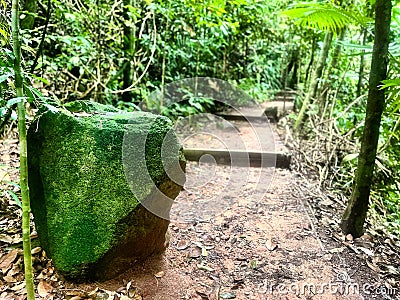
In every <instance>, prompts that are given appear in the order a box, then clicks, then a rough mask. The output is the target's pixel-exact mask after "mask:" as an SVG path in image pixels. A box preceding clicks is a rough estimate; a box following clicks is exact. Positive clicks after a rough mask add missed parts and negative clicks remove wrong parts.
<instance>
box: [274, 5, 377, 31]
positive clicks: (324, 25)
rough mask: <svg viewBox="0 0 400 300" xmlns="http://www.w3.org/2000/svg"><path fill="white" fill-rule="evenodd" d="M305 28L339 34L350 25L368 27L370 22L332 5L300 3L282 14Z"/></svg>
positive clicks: (356, 14) (358, 14) (356, 13)
mask: <svg viewBox="0 0 400 300" xmlns="http://www.w3.org/2000/svg"><path fill="white" fill-rule="evenodd" d="M281 14H282V15H285V16H287V17H289V18H291V19H293V20H295V22H296V23H297V24H298V25H300V26H304V27H307V26H308V27H312V28H317V29H321V30H329V31H332V32H338V31H340V30H341V29H343V28H344V27H346V26H347V25H349V24H358V25H362V26H366V24H367V22H369V21H370V20H369V19H368V18H366V17H364V16H362V15H361V14H360V13H358V12H350V11H346V10H344V9H343V8H340V7H337V6H334V5H333V4H331V3H324V4H321V3H300V4H296V5H294V6H293V7H292V8H291V9H288V10H286V11H283V12H281Z"/></svg>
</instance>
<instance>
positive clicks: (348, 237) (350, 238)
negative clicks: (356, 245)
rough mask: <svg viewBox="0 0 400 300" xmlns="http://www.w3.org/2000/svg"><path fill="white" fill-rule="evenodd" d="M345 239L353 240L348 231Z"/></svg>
mask: <svg viewBox="0 0 400 300" xmlns="http://www.w3.org/2000/svg"><path fill="white" fill-rule="evenodd" d="M346 240H347V241H352V240H353V236H352V235H351V234H350V233H349V234H348V235H346Z"/></svg>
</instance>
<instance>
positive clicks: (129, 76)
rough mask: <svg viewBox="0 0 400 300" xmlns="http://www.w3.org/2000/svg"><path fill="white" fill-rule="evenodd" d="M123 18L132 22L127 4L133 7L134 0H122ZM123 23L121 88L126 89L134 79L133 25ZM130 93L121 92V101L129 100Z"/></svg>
mask: <svg viewBox="0 0 400 300" xmlns="http://www.w3.org/2000/svg"><path fill="white" fill-rule="evenodd" d="M123 4H124V20H125V23H126V24H130V23H132V24H134V23H133V20H131V19H130V15H129V9H128V6H133V7H135V5H136V1H135V0H124V1H123ZM126 24H125V25H124V41H123V49H124V53H125V63H124V66H123V68H124V71H123V89H127V88H129V87H130V86H131V84H132V82H133V81H134V71H135V70H134V67H133V55H134V53H135V34H136V33H135V25H133V28H132V27H131V26H129V25H126ZM131 95H132V93H131V92H130V91H126V92H124V93H123V94H122V99H123V101H126V102H129V101H131V100H132V99H131Z"/></svg>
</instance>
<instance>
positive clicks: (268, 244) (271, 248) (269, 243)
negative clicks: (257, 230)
mask: <svg viewBox="0 0 400 300" xmlns="http://www.w3.org/2000/svg"><path fill="white" fill-rule="evenodd" d="M265 246H266V247H267V249H268V250H269V251H274V250H275V249H276V248H278V245H277V244H275V243H274V242H272V240H268V241H267V242H266V243H265Z"/></svg>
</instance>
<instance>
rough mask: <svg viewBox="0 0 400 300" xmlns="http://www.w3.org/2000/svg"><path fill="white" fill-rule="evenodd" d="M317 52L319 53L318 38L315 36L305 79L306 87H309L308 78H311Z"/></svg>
mask: <svg viewBox="0 0 400 300" xmlns="http://www.w3.org/2000/svg"><path fill="white" fill-rule="evenodd" d="M315 51H317V38H316V37H315V34H314V37H313V42H312V46H311V58H310V62H309V63H308V66H307V69H306V77H305V79H304V85H305V86H307V82H308V77H309V76H310V71H311V67H312V65H313V64H314V58H315Z"/></svg>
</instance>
